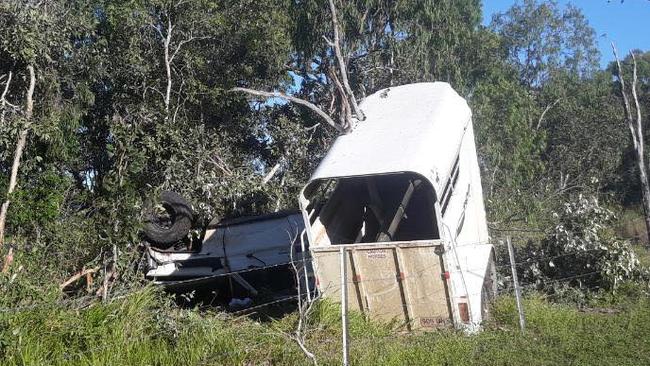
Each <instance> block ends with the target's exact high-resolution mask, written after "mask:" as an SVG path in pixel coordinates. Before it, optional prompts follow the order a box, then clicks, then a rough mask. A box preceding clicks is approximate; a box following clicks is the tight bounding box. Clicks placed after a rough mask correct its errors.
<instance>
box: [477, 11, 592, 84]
mask: <svg viewBox="0 0 650 366" xmlns="http://www.w3.org/2000/svg"><path fill="white" fill-rule="evenodd" d="M490 27H491V28H492V29H493V30H494V31H495V32H496V33H498V34H499V35H501V36H502V39H503V47H504V48H505V49H506V50H507V52H508V55H509V57H510V59H511V61H512V62H513V64H515V65H517V66H518V69H519V70H518V71H519V74H520V78H521V80H522V81H523V82H525V83H526V84H527V85H528V86H535V87H539V86H541V85H543V84H544V83H545V82H546V81H547V80H549V79H550V78H552V77H553V74H554V73H555V72H558V71H568V72H570V73H572V74H574V75H577V76H580V77H587V76H589V75H591V73H592V72H593V71H595V70H596V68H597V65H598V58H599V56H600V54H599V52H598V49H597V47H596V42H595V39H596V34H595V32H594V30H593V29H592V28H591V27H590V26H589V24H588V23H587V20H586V19H585V16H584V15H583V14H582V12H581V11H580V10H579V9H578V8H576V7H575V6H573V5H567V6H566V7H565V8H564V9H561V8H560V7H559V6H558V4H557V2H556V1H554V0H551V1H539V0H524V1H523V2H522V3H516V4H515V5H513V6H512V7H511V8H510V9H508V11H506V12H504V13H500V14H496V15H495V16H494V18H493V19H492V23H491V25H490Z"/></svg>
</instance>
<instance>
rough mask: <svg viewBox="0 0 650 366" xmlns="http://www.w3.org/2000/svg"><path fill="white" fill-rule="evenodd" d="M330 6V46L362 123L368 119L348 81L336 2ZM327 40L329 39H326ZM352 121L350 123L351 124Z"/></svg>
mask: <svg viewBox="0 0 650 366" xmlns="http://www.w3.org/2000/svg"><path fill="white" fill-rule="evenodd" d="M329 4H330V11H331V12H332V26H333V28H334V41H333V42H330V41H328V44H330V46H332V47H333V48H334V53H335V54H336V60H337V61H338V64H339V71H340V73H341V81H343V86H344V87H345V91H346V93H347V94H348V98H350V102H351V103H350V104H352V109H353V110H354V114H355V115H356V116H357V118H358V119H359V120H361V121H363V120H365V119H366V116H365V114H364V113H363V111H362V110H361V108H359V104H358V103H357V98H355V96H354V93H353V92H352V88H351V87H350V83H349V81H348V71H347V66H346V65H345V59H344V58H343V53H342V52H341V39H340V35H339V21H338V18H337V16H336V6H335V5H334V0H329ZM326 40H327V39H326ZM351 122H352V121H350V123H351Z"/></svg>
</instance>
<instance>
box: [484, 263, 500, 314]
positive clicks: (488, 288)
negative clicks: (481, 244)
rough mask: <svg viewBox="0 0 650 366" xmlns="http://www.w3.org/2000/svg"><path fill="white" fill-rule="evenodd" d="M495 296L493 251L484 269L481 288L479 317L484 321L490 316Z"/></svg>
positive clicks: (495, 268)
mask: <svg viewBox="0 0 650 366" xmlns="http://www.w3.org/2000/svg"><path fill="white" fill-rule="evenodd" d="M496 296H497V267H496V263H495V258H494V251H493V252H492V253H491V254H490V259H489V262H488V265H487V269H486V270H485V277H484V279H483V288H482V289H481V318H482V319H483V321H486V320H487V319H489V318H490V305H491V304H492V302H493V301H494V299H495V298H496Z"/></svg>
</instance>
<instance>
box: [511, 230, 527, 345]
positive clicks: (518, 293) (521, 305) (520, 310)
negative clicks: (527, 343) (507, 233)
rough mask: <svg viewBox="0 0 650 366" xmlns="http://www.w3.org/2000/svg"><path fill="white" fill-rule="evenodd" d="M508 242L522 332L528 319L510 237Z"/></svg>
mask: <svg viewBox="0 0 650 366" xmlns="http://www.w3.org/2000/svg"><path fill="white" fill-rule="evenodd" d="M506 241H507V243H508V254H509V255H510V269H511V270H512V283H513V285H514V286H515V299H516V300H517V311H518V312H519V327H520V328H521V332H522V333H523V332H525V331H526V319H525V318H524V306H523V304H522V303H521V288H520V287H519V280H518V279H517V267H516V265H515V249H514V248H513V247H512V242H511V241H510V237H508V238H507V239H506Z"/></svg>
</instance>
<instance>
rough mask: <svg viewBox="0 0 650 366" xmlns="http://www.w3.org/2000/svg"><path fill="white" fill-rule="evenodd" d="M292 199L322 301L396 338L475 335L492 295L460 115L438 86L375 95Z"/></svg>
mask: <svg viewBox="0 0 650 366" xmlns="http://www.w3.org/2000/svg"><path fill="white" fill-rule="evenodd" d="M361 109H362V110H363V111H364V113H365V115H366V120H364V121H363V122H359V123H358V125H357V127H356V128H355V129H354V131H353V132H351V133H349V134H347V135H343V136H340V137H338V138H337V139H336V141H335V142H334V144H333V146H332V147H331V149H330V150H329V152H328V154H327V155H326V157H325V158H324V160H323V161H322V162H321V163H320V165H319V166H318V168H317V169H316V171H315V173H314V174H313V176H312V177H311V178H310V180H309V182H308V183H307V184H306V186H305V187H304V188H303V190H302V192H301V195H300V207H301V211H302V216H303V220H304V222H305V228H306V229H305V230H306V234H307V237H308V240H309V248H310V251H311V255H312V258H313V265H314V275H315V282H316V286H317V287H318V290H319V291H320V292H321V294H322V296H323V297H326V298H331V299H333V300H335V301H339V300H340V289H341V285H340V283H341V278H340V255H339V250H340V248H344V253H345V255H346V256H347V257H346V258H347V259H346V262H347V273H348V274H349V278H348V281H347V288H348V307H349V308H350V309H356V310H358V311H361V312H363V313H364V314H366V315H367V316H368V317H370V318H379V319H383V320H387V321H396V320H397V321H398V322H399V323H400V324H402V325H403V326H404V328H406V329H426V328H436V327H439V326H442V325H445V324H450V323H452V324H454V325H455V326H456V327H459V328H465V329H470V330H471V329H476V327H477V326H478V325H480V323H481V321H482V320H483V319H484V318H485V316H486V312H487V309H488V308H487V305H488V302H489V300H490V298H491V297H492V296H493V295H494V292H495V289H496V283H495V279H494V277H495V268H494V252H493V248H492V245H490V244H489V239H488V230H487V224H486V218H485V208H484V204H483V195H482V188H481V177H480V172H479V166H478V161H477V155H476V147H475V143H474V131H473V128H472V114H471V111H470V108H469V107H468V105H467V103H466V102H465V100H464V99H463V98H462V97H460V96H459V95H458V94H457V93H456V92H455V91H454V90H453V89H452V88H451V87H450V86H449V85H448V84H447V83H441V82H436V83H419V84H410V85H404V86H399V87H393V88H390V89H385V90H381V91H379V92H377V93H375V94H373V95H371V96H369V97H367V98H366V99H365V100H364V101H363V103H362V104H361Z"/></svg>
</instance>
